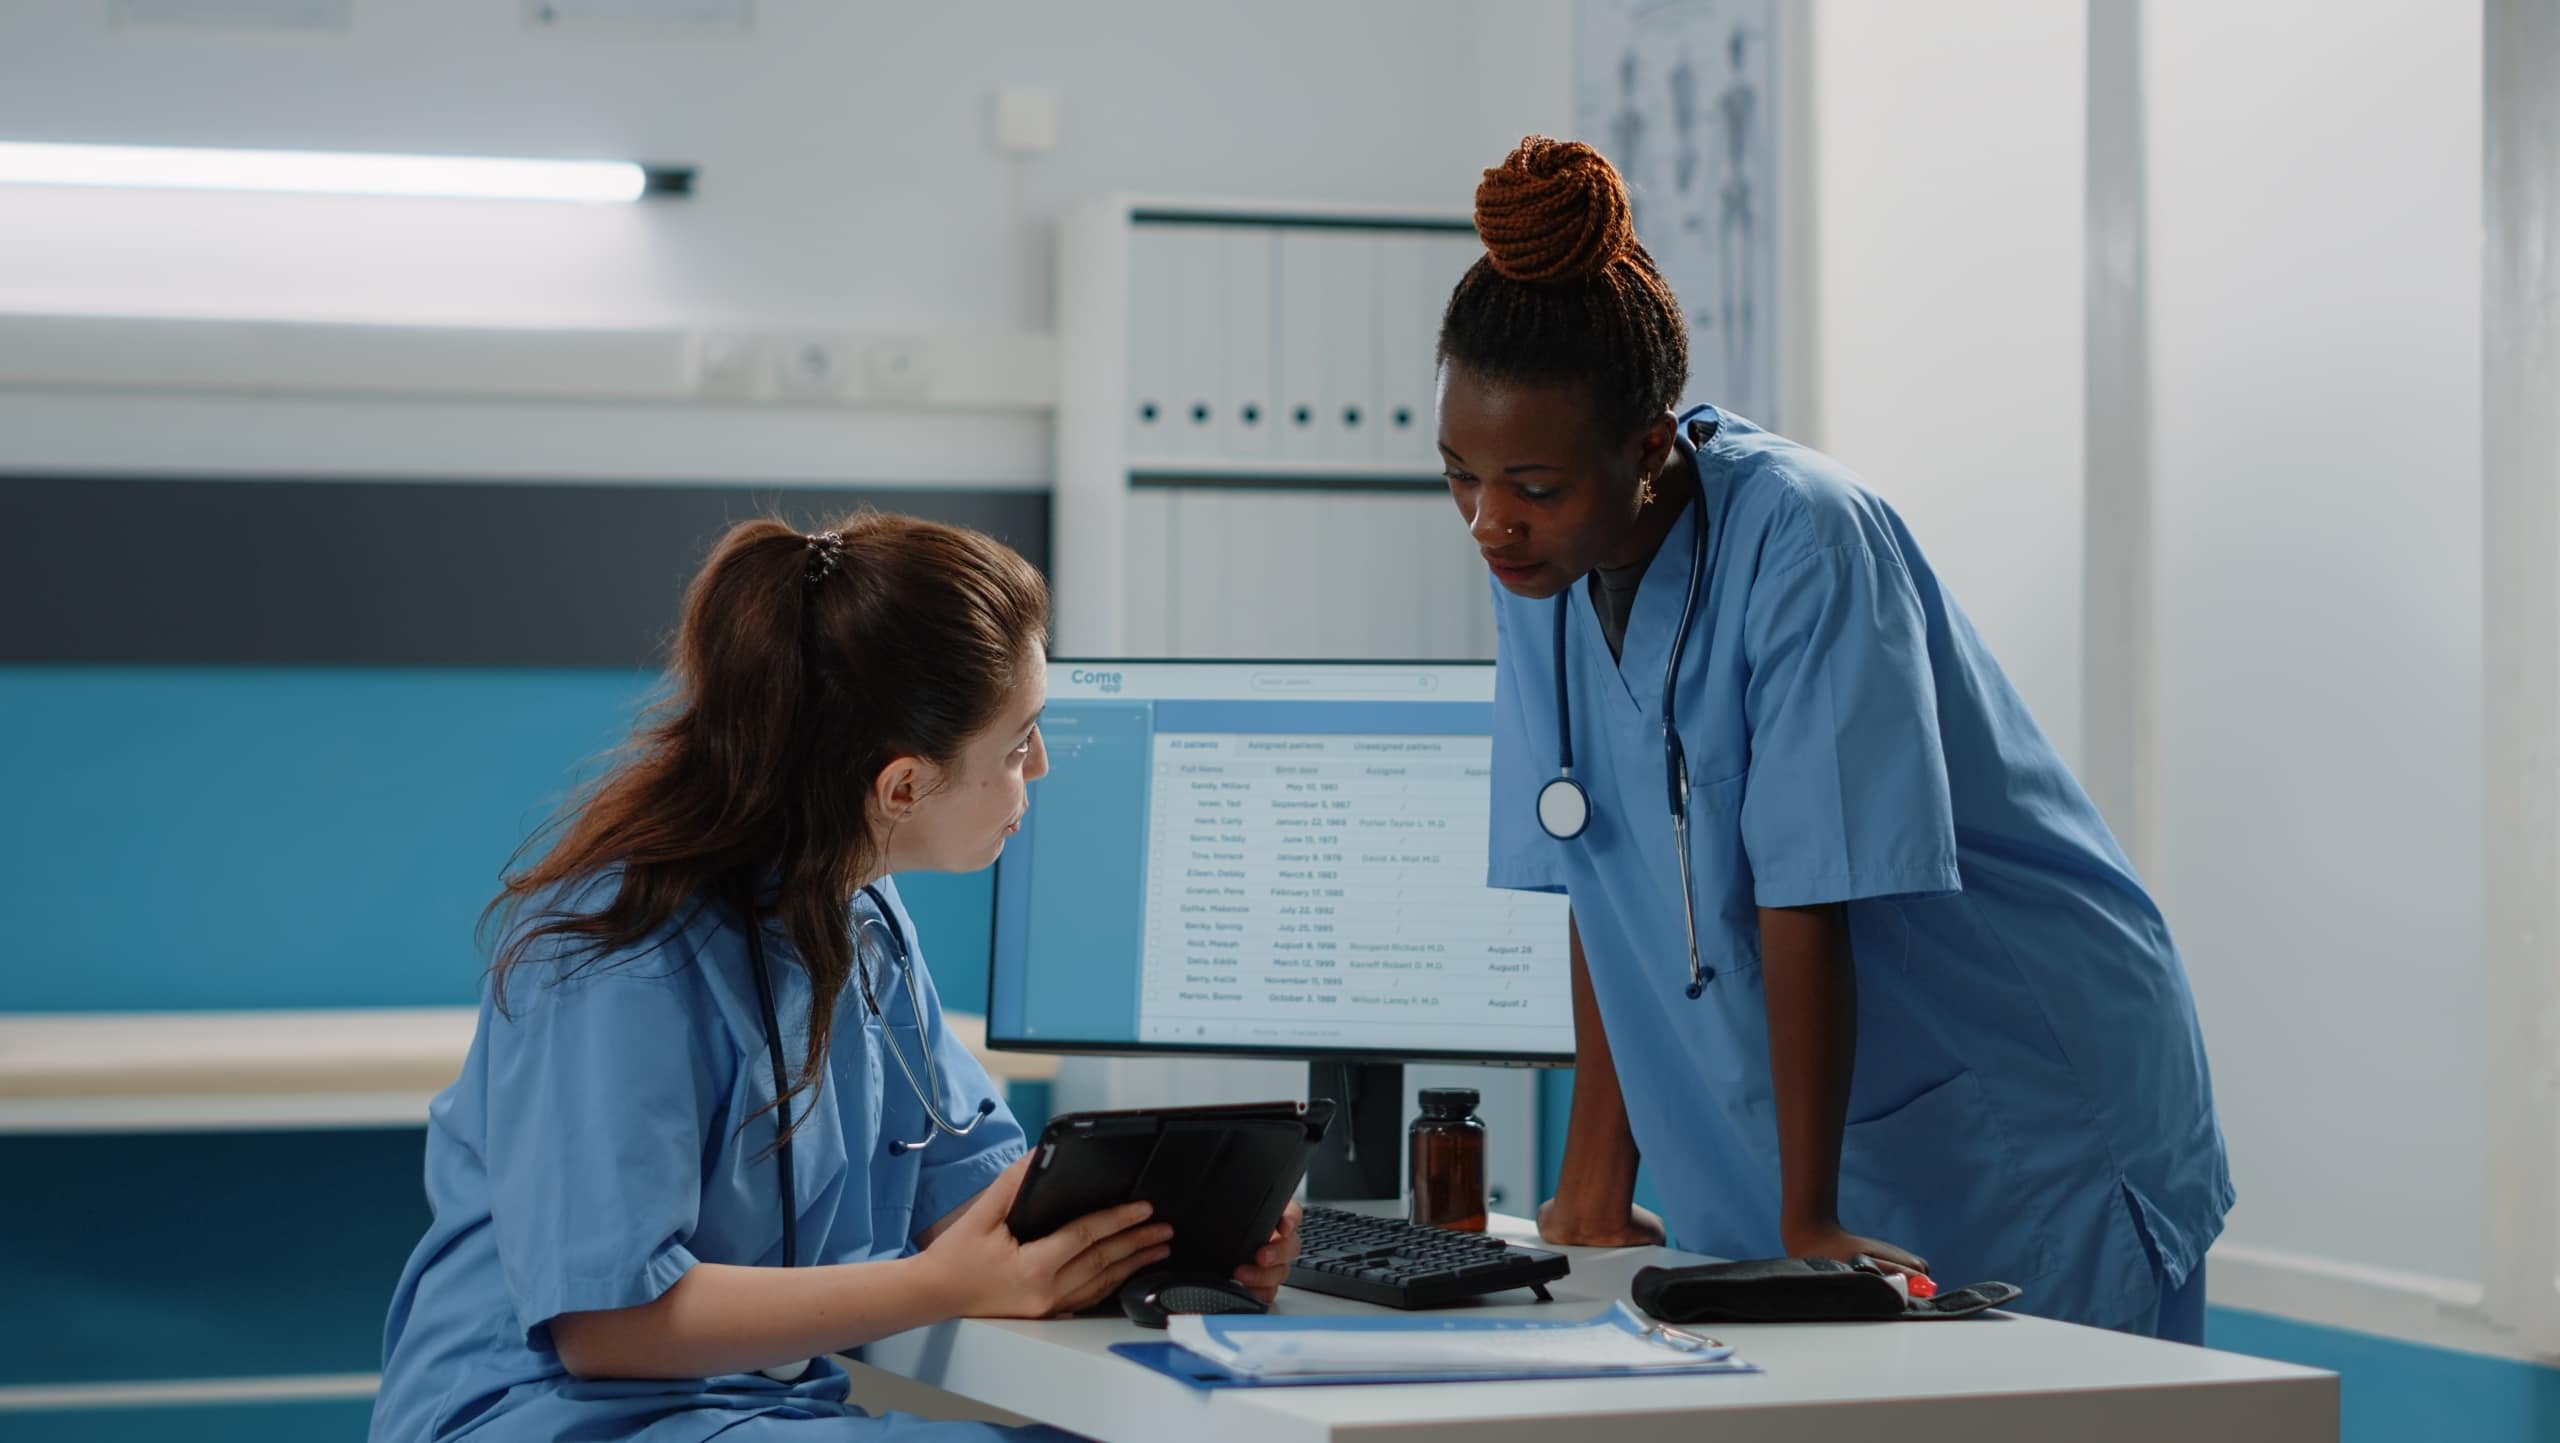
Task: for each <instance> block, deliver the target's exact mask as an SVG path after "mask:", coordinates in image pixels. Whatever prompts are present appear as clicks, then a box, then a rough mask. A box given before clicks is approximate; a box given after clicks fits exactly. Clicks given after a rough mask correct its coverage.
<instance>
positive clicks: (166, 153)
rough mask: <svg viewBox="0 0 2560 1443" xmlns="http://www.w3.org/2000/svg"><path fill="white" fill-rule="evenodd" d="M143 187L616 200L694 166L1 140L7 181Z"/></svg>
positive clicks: (671, 188) (654, 192) (685, 184)
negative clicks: (48, 143)
mask: <svg viewBox="0 0 2560 1443" xmlns="http://www.w3.org/2000/svg"><path fill="white" fill-rule="evenodd" d="M7 184H16V185H92V186H143V187H163V188H171V189H177V190H258V191H282V192H288V193H293V194H300V195H399V196H433V197H441V198H446V199H462V200H565V201H581V202H585V203H588V204H610V203H614V202H619V201H634V200H641V199H644V198H646V197H650V196H661V195H689V194H691V193H692V191H693V171H692V170H691V169H690V168H689V167H682V166H648V165H640V164H637V163H635V162H632V161H627V160H514V159H501V158H495V157H486V156H468V155H372V154H364V153H360V152H355V151H334V150H200V149H195V148H191V147H183V146H141V145H41V144H32V143H26V142H14V141H0V185H7Z"/></svg>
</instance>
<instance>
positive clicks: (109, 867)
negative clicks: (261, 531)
mask: <svg viewBox="0 0 2560 1443" xmlns="http://www.w3.org/2000/svg"><path fill="white" fill-rule="evenodd" d="M654 684H655V677H654V676H653V675H652V674H650V673H646V672H638V671H628V670H619V669H614V670H587V671H511V670H448V669H431V668H418V669H354V668H349V669H296V668H229V667H225V668H187V667H129V668H109V667H0V797H7V798H9V804H8V805H7V806H6V807H5V808H0V915H5V916H6V917H8V918H9V919H10V921H9V928H8V930H7V933H6V941H5V942H0V963H5V964H6V965H0V1012H56V1011H81V1010H125V1009H195V1008H267V1007H397V1006H426V1005H439V1004H458V1003H466V1002H469V1001H471V1000H472V998H473V997H474V996H476V995H477V990H478V983H479V976H480V968H481V964H482V957H481V954H480V953H479V951H478V949H477V948H476V946H475V945H474V941H473V928H474V926H475V925H476V924H477V922H478V919H479V915H480V909H481V908H482V907H483V906H485V905H486V904H487V902H488V900H489V897H490V895H491V894H492V893H493V892H494V891H495V890H496V887H497V879H498V874H499V871H500V869H501V868H502V867H503V866H504V865H505V863H506V860H507V857H508V855H509V854H510V853H511V852H512V851H513V850H514V848H515V846H516V844H517V842H519V841H520V840H521V839H522V838H523V837H524V836H525V835H526V834H527V833H528V832H529V831H530V830H531V829H532V828H534V827H536V826H538V825H539V824H540V823H541V822H542V821H544V820H545V819H546V818H547V817H548V816H549V815H550V812H551V810H552V809H553V808H554V807H555V806H556V805H557V804H558V803H559V801H560V800H561V799H562V798H564V797H565V796H566V795H568V793H569V792H570V791H571V789H572V788H574V787H575V786H576V784H577V783H578V781H579V780H580V779H581V777H582V776H583V775H585V774H586V771H587V769H588V768H590V767H592V765H593V763H594V762H595V761H596V759H597V758H599V757H600V756H601V755H603V754H604V753H606V752H607V751H608V750H609V749H611V748H612V747H613V746H614V745H616V744H617V743H618V742H620V741H621V740H622V738H623V737H624V735H625V734H626V733H627V731H628V728H629V726H630V722H631V718H632V716H633V714H634V713H635V711H636V710H637V708H638V707H639V706H640V705H641V704H642V703H643V701H644V700H645V699H646V697H647V696H648V694H649V692H650V690H651V688H652V686H653V685H654ZM991 886H992V879H991V878H990V877H989V876H988V875H986V874H976V875H972V876H967V877H938V876H937V877H916V878H902V879H901V880H900V888H901V890H902V892H904V893H905V895H906V897H907V901H908V903H909V906H910V908H911V909H912V910H913V911H914V913H915V915H916V921H917V929H918V932H919V934H920V936H921V937H922V939H923V946H924V950H925V952H926V955H927V957H928V958H929V959H932V961H933V964H934V965H933V971H934V976H935V979H936V981H937V983H938V984H939V985H940V986H941V987H942V989H943V991H944V994H945V997H946V998H947V999H948V1001H949V1002H950V1003H951V1005H953V1006H955V1007H960V1008H965V1009H967V1010H972V1011H974V1010H980V1009H982V1008H983V1007H984V1005H985V993H986V956H987V946H988V928H989V925H990V923H989V918H988V902H987V899H988V897H989V895H990V888H991Z"/></svg>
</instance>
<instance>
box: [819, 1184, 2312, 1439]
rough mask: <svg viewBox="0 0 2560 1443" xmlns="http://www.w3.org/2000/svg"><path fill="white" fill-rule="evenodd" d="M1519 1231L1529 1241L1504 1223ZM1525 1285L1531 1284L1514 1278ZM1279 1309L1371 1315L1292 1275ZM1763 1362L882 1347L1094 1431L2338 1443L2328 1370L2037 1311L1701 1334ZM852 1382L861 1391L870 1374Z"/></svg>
mask: <svg viewBox="0 0 2560 1443" xmlns="http://www.w3.org/2000/svg"><path fill="white" fill-rule="evenodd" d="M1499 1229H1500V1230H1501V1231H1503V1232H1504V1233H1505V1235H1506V1236H1512V1237H1516V1238H1519V1239H1521V1240H1523V1241H1529V1240H1531V1231H1530V1229H1529V1227H1528V1225H1527V1224H1526V1223H1523V1222H1520V1221H1518V1220H1516V1219H1504V1220H1502V1222H1501V1223H1500V1225H1499ZM1570 1251H1572V1252H1573V1268H1574V1270H1573V1275H1572V1276H1571V1277H1568V1278H1566V1279H1565V1280H1564V1281H1562V1282H1561V1283H1558V1284H1556V1285H1555V1287H1554V1291H1555V1295H1556V1301H1555V1302H1554V1303H1553V1304H1549V1305H1546V1306H1545V1307H1543V1308H1542V1307H1541V1306H1540V1305H1538V1304H1535V1303H1524V1304H1521V1305H1517V1306H1506V1307H1504V1308H1502V1309H1501V1310H1500V1311H1503V1312H1510V1313H1519V1314H1522V1315H1526V1316H1537V1315H1545V1316H1553V1317H1559V1318H1568V1317H1584V1316H1588V1315H1589V1314H1591V1313H1594V1312H1597V1311H1599V1309H1600V1308H1601V1307H1603V1306H1605V1305H1606V1304H1607V1303H1608V1302H1609V1301H1610V1300H1611V1299H1614V1298H1618V1297H1623V1296H1625V1294H1626V1290H1627V1285H1628V1280H1629V1279H1630V1278H1632V1277H1633V1276H1634V1275H1635V1271H1636V1269H1637V1268H1639V1267H1642V1266H1644V1265H1645V1264H1647V1263H1654V1262H1697V1261H1701V1260H1700V1259H1697V1258H1693V1257H1688V1256H1686V1255H1683V1254H1678V1253H1669V1252H1665V1251H1664V1250H1662V1249H1658V1248H1635V1249H1627V1250H1622V1251H1616V1252H1597V1251H1589V1250H1581V1249H1575V1250H1570ZM1510 1296H1516V1297H1521V1298H1524V1299H1525V1298H1526V1297H1527V1295H1526V1294H1525V1293H1523V1294H1514V1295H1510ZM1279 1311H1281V1312H1289V1313H1350V1312H1365V1311H1372V1310H1371V1309H1369V1308H1367V1307H1366V1306H1365V1305H1363V1304H1358V1303H1350V1302H1345V1301H1343V1300H1341V1299H1338V1298H1330V1297H1325V1296H1322V1295H1319V1294H1314V1293H1301V1292H1297V1291H1294V1290H1291V1291H1284V1292H1283V1293H1282V1294H1281V1295H1280V1308H1279ZM1707 1331H1710V1332H1712V1333H1714V1334H1715V1335H1716V1336H1717V1337H1720V1338H1722V1339H1724V1340H1725V1341H1726V1342H1729V1343H1731V1344H1733V1345H1734V1347H1735V1348H1736V1349H1737V1350H1738V1351H1739V1352H1740V1354H1741V1355H1742V1357H1744V1358H1745V1359H1748V1360H1749V1361H1751V1362H1754V1363H1757V1364H1759V1365H1760V1366H1761V1367H1762V1368H1764V1369H1766V1370H1767V1371H1765V1372H1763V1373H1758V1374H1753V1375H1749V1376H1744V1377H1703V1378H1656V1379H1637V1380H1628V1379H1609V1380H1605V1381H1593V1382H1572V1383H1564V1382H1518V1383H1474V1384H1467V1383H1438V1384H1430V1385H1416V1386H1404V1387H1393V1388H1262V1389H1230V1390H1226V1391H1220V1392H1198V1391H1194V1390H1192V1389H1189V1388H1186V1387H1184V1386H1182V1385H1181V1384H1179V1383H1176V1382H1175V1381H1173V1380H1172V1379H1170V1378H1166V1377H1163V1376H1161V1375H1158V1374H1156V1373H1152V1372H1149V1371H1147V1370H1145V1369H1143V1368H1140V1367H1139V1366H1137V1365H1136V1364H1134V1363H1131V1362H1128V1361H1127V1360H1125V1359H1121V1358H1116V1357H1113V1356H1111V1355H1110V1354H1109V1353H1108V1352H1106V1351H1105V1350H1106V1349H1108V1348H1109V1347H1110V1345H1112V1344H1113V1343H1119V1342H1128V1341H1132V1340H1149V1339H1152V1340H1161V1339H1162V1338H1163V1336H1164V1335H1163V1334H1161V1333H1148V1332H1144V1331H1142V1330H1140V1329H1138V1328H1136V1327H1134V1326H1132V1325H1130V1324H1128V1323H1124V1322H1121V1321H1119V1320H1117V1319H1082V1318H1080V1319H1074V1320H1070V1321H1066V1322H1053V1323H1007V1322H985V1321H978V1320H969V1321H963V1322H957V1323H945V1324H941V1325H939V1326H937V1327H932V1328H924V1329H919V1330H917V1331H915V1332H912V1333H905V1334H901V1335H899V1336H898V1337H895V1338H890V1339H886V1340H884V1341H882V1342H879V1343H875V1344H873V1345H872V1346H871V1347H869V1348H867V1349H865V1350H864V1352H863V1355H862V1356H863V1358H864V1360H865V1361H866V1362H868V1363H870V1364H871V1365H872V1366H873V1367H876V1368H880V1369H884V1370H886V1371H888V1372H890V1373H894V1374H898V1375H900V1376H902V1377H906V1378H911V1379H914V1380H915V1381H917V1382H920V1383H924V1384H928V1385H930V1386H932V1387H935V1388H940V1389H943V1390H946V1391H948V1392H951V1393H955V1394H958V1395H960V1396H961V1397H963V1398H966V1399H969V1400H971V1401H973V1402H975V1403H979V1404H983V1405H987V1406H991V1407H994V1408H998V1409H1003V1410H1005V1411H1007V1412H1011V1413H1017V1414H1020V1415H1022V1416H1024V1417H1027V1418H1035V1419H1038V1420H1040V1421H1042V1422H1046V1423H1054V1424H1056V1425H1057V1426H1059V1427H1061V1428H1065V1429H1068V1430H1071V1431H1073V1432H1077V1433H1082V1434H1086V1435H1088V1436H1090V1437H1093V1438H1097V1439H1100V1440H1103V1443H1156V1440H1164V1443H1194V1440H1200V1439H1218V1440H1221V1443H1315V1440H1337V1439H1383V1438H1387V1437H1390V1436H1392V1437H1393V1438H1394V1439H1395V1440H1397V1443H1441V1440H1446V1443H1525V1440H1529V1439H1552V1438H1559V1437H1573V1436H1575V1435H1577V1434H1579V1435H1580V1437H1581V1438H1582V1440H1583V1443H1597V1440H1602V1439H1605V1440H1607V1443H1645V1440H1653V1439H1662V1440H1671V1439H1678V1440H1681V1443H1695V1440H1698V1439H1702V1438H1711V1439H1714V1440H1716V1443H1799V1440H1805V1443H1809V1440H1814V1439H1839V1438H1850V1437H1891V1438H1894V1439H1896V1440H1897V1443H1935V1440H1946V1443H2001V1440H2011V1439H2016V1440H2036V1443H2046V1440H2053V1439H2063V1440H2067V1443H2181V1440H2186V1439H2204V1438H2215V1439H2219V1438H2247V1439H2251V1440H2253V1443H2312V1440H2320V1443H2334V1440H2335V1439H2336V1438H2337V1436H2338V1380H2337V1376H2336V1375H2335V1374H2331V1373H2322V1372H2316V1371H2314V1370H2312V1369H2308V1368H2297V1367H2292V1366H2290V1365H2287V1364H2283V1363H2270V1362H2264V1361H2261V1360H2259V1359H2256V1358H2245V1357H2241V1356H2239V1355H2237V1354H2233V1353H2215V1352H2208V1351H2206V1350H2204V1349H2201V1348H2189V1347H2184V1346H2181V1345H2179V1344H2176V1343H2162V1342H2158V1341H2155V1340H2153V1339H2148V1338H2132V1337H2126V1336H2124V1335H2122V1334H2118V1333H2104V1332H2099V1331H2097V1330H2095V1329H2091V1328H2077V1327H2071V1326H2068V1325H2066V1324H2061V1323H2049V1322H2045V1321H2042V1320H2040V1319H2035V1318H2027V1317H2013V1316H2006V1315H2002V1316H1991V1317H1982V1318H1976V1319H1971V1320H1968V1321H1963V1322H1945V1323H1869V1324H1840V1325H1822V1324H1790V1325H1783V1326H1761V1327H1714V1328H1710V1329H1707ZM857 1398H859V1391H858V1390H857Z"/></svg>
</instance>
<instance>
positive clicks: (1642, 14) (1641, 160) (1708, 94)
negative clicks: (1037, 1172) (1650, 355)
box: [1574, 0, 1780, 426]
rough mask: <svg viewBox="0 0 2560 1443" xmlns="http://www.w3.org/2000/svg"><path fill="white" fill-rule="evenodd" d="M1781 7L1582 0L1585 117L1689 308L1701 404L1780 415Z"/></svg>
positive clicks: (1771, 3)
mask: <svg viewBox="0 0 2560 1443" xmlns="http://www.w3.org/2000/svg"><path fill="white" fill-rule="evenodd" d="M1777 19H1778V16H1777V0H1577V3H1576V4H1575V6H1574V122H1575V125H1576V126H1577V127H1578V129H1579V131H1580V135H1579V138H1580V139H1581V140H1583V141H1585V142H1588V143H1589V144H1591V145H1593V146H1596V147H1598V149H1599V150H1600V153H1601V154H1603V155H1606V156H1608V157H1609V159H1610V161H1611V162H1612V163H1613V164H1615V165H1616V166H1617V167H1618V169H1619V171H1620V172H1621V173H1622V174H1624V175H1625V176H1626V178H1627V188H1628V191H1629V193H1630V194H1631V195H1632V196H1633V197H1634V200H1635V212H1636V237H1637V239H1639V240H1641V241H1643V242H1644V246H1645V249H1646V250H1647V251H1650V252H1651V253H1652V255H1653V259H1654V263H1655V264H1656V265H1659V266H1660V267H1661V268H1662V274H1663V276H1664V278H1665V279H1667V280H1669V281H1670V282H1671V288H1672V289H1673V290H1674V291H1677V292H1678V293H1679V295H1680V304H1681V305H1682V306H1683V307H1685V308H1686V309H1687V310H1688V313H1689V399H1691V400H1694V401H1713V402H1715V403H1716V404H1717V405H1719V406H1722V407H1726V408H1728V409H1731V410H1734V411H1738V412H1740V413H1741V414H1743V415H1745V416H1748V417H1750V418H1751V419H1753V420H1755V421H1758V422H1760V423H1762V424H1763V425H1769V426H1775V425H1778V424H1779V423H1780V418H1779V417H1778V416H1777V414H1776V412H1777V392H1778V386H1777V382H1778V365H1777V346H1776V338H1775V336H1774V335H1773V334H1772V328H1773V327H1774V326H1775V324H1776V322H1777V295H1778V287H1777V247H1776V229H1777V218H1778V207H1777V194H1776V182H1777V174H1778V167H1777V145H1776V141H1775V139H1774V137H1773V135H1772V133H1771V126H1772V124H1773V122H1774V121H1775V120H1776V118H1777V106H1776V105H1775V103H1774V101H1775V79H1776V76H1777V73H1778V70H1777V65H1776V64H1775V56H1774V55H1773V54H1772V52H1773V50H1774V49H1775V42H1776V38H1777Z"/></svg>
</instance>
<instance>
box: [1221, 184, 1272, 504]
mask: <svg viewBox="0 0 2560 1443" xmlns="http://www.w3.org/2000/svg"><path fill="white" fill-rule="evenodd" d="M1218 236H1219V246H1218V254H1219V275H1220V279H1219V288H1218V294H1219V302H1220V306H1221V310H1220V324H1219V327H1218V330H1219V338H1218V339H1219V347H1220V355H1219V365H1218V378H1219V394H1218V454H1220V455H1221V456H1224V457H1227V458H1228V459H1230V460H1246V461H1256V460H1266V459H1268V458H1270V457H1271V456H1272V455H1274V454H1275V453H1276V452H1277V451H1278V450H1279V436H1280V427H1279V425H1278V417H1277V416H1276V415H1275V414H1274V408H1273V404H1272V402H1273V394H1272V382H1273V380H1274V379H1275V373H1274V370H1273V365H1272V359H1273V352H1274V349H1275V347H1276V345H1277V343H1278V338H1277V336H1276V335H1275V331H1276V328H1277V326H1276V323H1277V321H1278V309H1279V307H1278V299H1277V296H1276V293H1275V290H1276V286H1275V283H1276V279H1277V278H1276V276H1275V275H1274V267H1275V265H1276V262H1277V258H1278V257H1277V252H1278V250H1279V241H1278V237H1277V236H1276V235H1274V234H1273V232H1272V230H1271V228H1270V227H1269V226H1262V225H1237V226H1222V227H1220V228H1219V232H1218Z"/></svg>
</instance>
